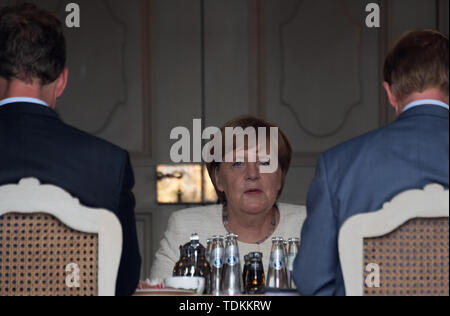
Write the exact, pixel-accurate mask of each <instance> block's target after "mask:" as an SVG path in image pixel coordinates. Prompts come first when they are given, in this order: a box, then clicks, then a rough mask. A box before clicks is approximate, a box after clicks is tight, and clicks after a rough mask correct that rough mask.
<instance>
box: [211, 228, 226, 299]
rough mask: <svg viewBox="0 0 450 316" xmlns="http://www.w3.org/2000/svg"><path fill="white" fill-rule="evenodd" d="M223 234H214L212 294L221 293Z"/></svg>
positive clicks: (212, 247)
mask: <svg viewBox="0 0 450 316" xmlns="http://www.w3.org/2000/svg"><path fill="white" fill-rule="evenodd" d="M223 240H224V237H223V236H214V237H213V238H212V246H211V283H210V289H209V293H210V294H212V295H220V289H221V284H222V270H223V257H224V249H223Z"/></svg>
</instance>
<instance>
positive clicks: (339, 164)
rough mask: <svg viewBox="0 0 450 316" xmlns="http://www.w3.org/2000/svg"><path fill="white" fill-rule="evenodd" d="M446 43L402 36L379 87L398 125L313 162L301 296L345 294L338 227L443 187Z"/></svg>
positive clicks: (300, 260) (298, 273)
mask: <svg viewBox="0 0 450 316" xmlns="http://www.w3.org/2000/svg"><path fill="white" fill-rule="evenodd" d="M448 70H449V40H448V37H446V36H445V35H443V34H441V33H439V32H437V31H431V30H430V31H429V30H425V31H415V32H410V33H407V34H406V35H404V36H403V37H402V38H401V39H400V40H399V41H398V42H397V43H396V45H395V47H394V48H393V50H392V51H391V52H390V54H389V56H388V57H387V59H386V63H385V69H384V76H385V82H384V83H383V86H384V88H385V90H386V92H387V95H388V99H389V102H390V104H391V105H392V106H393V107H394V109H395V111H396V113H397V116H398V118H397V120H396V121H395V122H393V123H392V124H389V125H387V126H385V127H383V128H380V129H378V130H375V131H372V132H370V133H368V134H365V135H363V136H360V137H358V138H355V139H353V140H350V141H348V142H346V143H343V144H341V145H339V146H337V147H335V148H333V149H331V150H329V151H327V152H325V153H324V154H323V155H321V157H320V158H319V162H318V167H317V171H316V176H315V179H314V180H313V182H312V184H311V188H310V191H309V193H308V200H307V208H308V217H307V219H306V222H305V224H304V226H303V230H302V239H301V246H300V250H299V255H298V256H297V258H296V260H295V268H294V269H295V271H294V279H295V283H296V285H297V288H298V290H299V292H300V293H301V294H303V295H345V288H344V282H343V277H342V272H341V266H340V262H339V255H338V247H337V239H338V234H339V229H340V227H341V226H342V224H343V223H344V222H345V221H346V220H347V219H348V218H349V217H351V216H353V215H355V214H358V213H367V212H374V211H376V210H378V209H380V208H381V207H382V205H383V204H384V202H386V201H390V200H391V199H392V198H393V197H394V196H395V195H397V194H399V193H400V192H402V191H405V190H409V189H423V188H424V187H425V186H426V185H427V184H430V183H439V184H441V185H443V186H445V187H446V188H448V183H449V155H448V147H449V119H448V111H449V107H448V99H449V97H448V95H449V93H448V91H449V85H448Z"/></svg>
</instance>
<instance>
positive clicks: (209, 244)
mask: <svg viewBox="0 0 450 316" xmlns="http://www.w3.org/2000/svg"><path fill="white" fill-rule="evenodd" d="M211 249H212V239H208V240H206V252H205V257H206V261H208V263H209V264H210V265H212V264H211Z"/></svg>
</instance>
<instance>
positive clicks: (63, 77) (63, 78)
mask: <svg viewBox="0 0 450 316" xmlns="http://www.w3.org/2000/svg"><path fill="white" fill-rule="evenodd" d="M68 79H69V69H68V68H64V70H63V71H62V73H61V74H60V75H59V77H58V79H56V87H55V88H56V89H55V96H56V98H59V97H60V96H61V95H62V94H63V92H64V89H66V86H67V81H68Z"/></svg>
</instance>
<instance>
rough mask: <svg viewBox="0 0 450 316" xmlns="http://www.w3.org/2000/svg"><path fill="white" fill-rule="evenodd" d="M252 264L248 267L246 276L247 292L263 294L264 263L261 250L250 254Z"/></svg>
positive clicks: (264, 280)
mask: <svg viewBox="0 0 450 316" xmlns="http://www.w3.org/2000/svg"><path fill="white" fill-rule="evenodd" d="M249 258H250V265H249V266H248V268H247V273H246V277H245V293H246V294H251V295H254V294H261V293H263V291H264V287H265V282H266V279H265V275H264V265H263V263H262V258H263V255H262V253H260V252H253V253H251V254H250V255H249Z"/></svg>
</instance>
